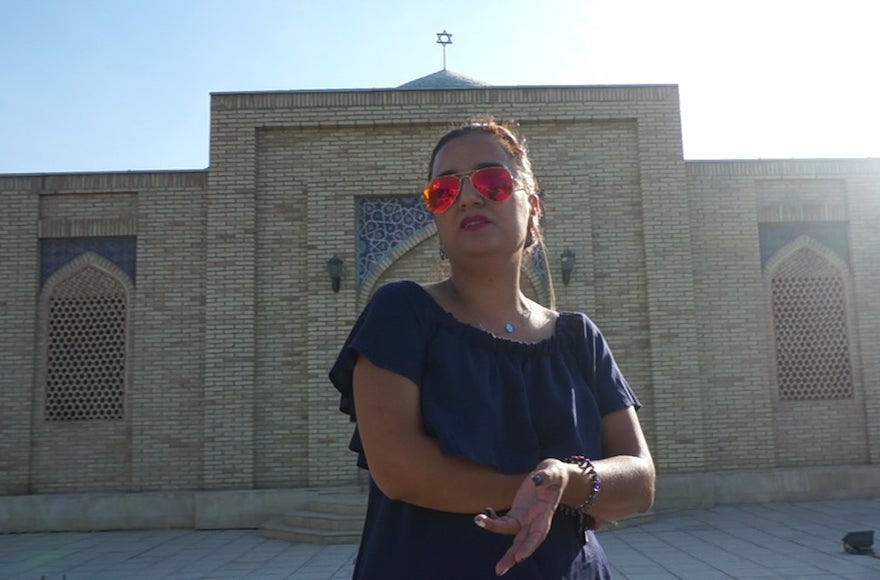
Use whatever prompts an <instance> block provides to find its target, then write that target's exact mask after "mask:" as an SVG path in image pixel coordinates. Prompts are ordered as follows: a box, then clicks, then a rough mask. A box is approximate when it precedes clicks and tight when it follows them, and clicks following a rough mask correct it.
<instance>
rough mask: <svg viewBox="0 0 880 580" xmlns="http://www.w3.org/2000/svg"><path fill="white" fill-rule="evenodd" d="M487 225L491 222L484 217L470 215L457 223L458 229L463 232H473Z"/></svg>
mask: <svg viewBox="0 0 880 580" xmlns="http://www.w3.org/2000/svg"><path fill="white" fill-rule="evenodd" d="M489 223H491V222H489V220H488V219H487V218H486V217H485V216H481V215H471V216H468V217H466V218H464V219H462V220H461V221H460V222H458V227H459V228H461V229H463V230H465V231H473V230H478V229H480V228H482V227H484V226H487V225H489Z"/></svg>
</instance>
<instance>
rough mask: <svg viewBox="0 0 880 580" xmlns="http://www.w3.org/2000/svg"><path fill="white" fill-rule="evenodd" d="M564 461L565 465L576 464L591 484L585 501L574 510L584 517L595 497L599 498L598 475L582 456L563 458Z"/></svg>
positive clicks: (588, 460)
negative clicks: (588, 477)
mask: <svg viewBox="0 0 880 580" xmlns="http://www.w3.org/2000/svg"><path fill="white" fill-rule="evenodd" d="M564 461H565V462H566V463H576V464H577V466H578V467H580V468H581V469H582V470H583V472H582V473H585V474H587V475H589V476H590V483H591V484H592V487H591V488H590V493H589V495H587V499H585V500H584V503H582V504H581V505H579V506H577V507H575V508H574V509H575V510H577V511H579V512H580V513H582V514H584V515H586V514H587V513H588V512H589V511H590V508H591V507H592V506H593V503H595V501H596V497H598V496H599V491H600V490H601V489H602V485H601V482H600V481H599V474H598V473H596V467H595V466H594V465H593V462H592V461H590V459H589V458H588V457H584V456H583V455H572V456H571V457H567V458H565V460H564Z"/></svg>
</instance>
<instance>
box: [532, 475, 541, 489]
mask: <svg viewBox="0 0 880 580" xmlns="http://www.w3.org/2000/svg"><path fill="white" fill-rule="evenodd" d="M532 483H534V484H535V487H538V486H539V485H541V484H542V483H544V478H543V477H541V474H540V473H536V474H535V475H533V476H532Z"/></svg>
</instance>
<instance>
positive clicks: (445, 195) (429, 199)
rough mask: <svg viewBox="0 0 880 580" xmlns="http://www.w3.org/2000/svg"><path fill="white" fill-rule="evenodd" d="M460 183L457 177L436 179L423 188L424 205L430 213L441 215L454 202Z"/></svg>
mask: <svg viewBox="0 0 880 580" xmlns="http://www.w3.org/2000/svg"><path fill="white" fill-rule="evenodd" d="M460 185H461V183H460V182H459V180H458V178H457V177H454V176H445V177H438V178H437V179H435V180H433V181H431V183H429V184H428V185H427V187H425V191H424V198H425V205H426V206H428V211H430V212H431V213H443V212H444V211H446V210H447V209H449V206H451V205H452V204H453V202H455V198H456V196H457V195H458V189H459V187H460Z"/></svg>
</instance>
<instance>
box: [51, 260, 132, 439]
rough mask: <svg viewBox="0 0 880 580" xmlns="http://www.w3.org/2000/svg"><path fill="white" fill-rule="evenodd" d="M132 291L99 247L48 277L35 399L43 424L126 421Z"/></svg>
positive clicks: (121, 272)
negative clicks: (38, 383) (37, 402)
mask: <svg viewBox="0 0 880 580" xmlns="http://www.w3.org/2000/svg"><path fill="white" fill-rule="evenodd" d="M132 291H133V285H132V283H131V281H130V280H129V277H128V276H127V275H126V273H125V272H124V271H122V270H121V269H120V268H119V267H118V266H116V265H115V264H113V263H112V262H110V261H109V260H107V259H106V258H104V257H102V256H100V255H98V254H96V253H94V252H86V253H84V254H82V255H80V256H79V257H77V258H75V259H73V260H71V261H70V262H68V263H67V264H66V265H64V266H63V267H61V268H60V269H59V270H58V271H56V272H55V273H54V274H53V275H52V276H51V277H49V279H47V280H46V283H45V285H44V286H43V289H42V292H41V296H40V333H39V336H40V338H41V340H40V361H41V365H40V366H41V369H40V370H41V373H40V378H41V380H40V385H39V391H40V392H39V393H38V397H37V398H38V400H39V402H40V405H39V406H38V409H41V410H42V419H43V420H44V421H49V422H55V421H90V420H118V419H124V418H125V393H126V387H127V383H128V370H129V366H130V365H129V364H128V363H129V358H130V357H129V346H130V345H129V340H128V337H129V317H130V315H129V304H130V300H131V295H132Z"/></svg>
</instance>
